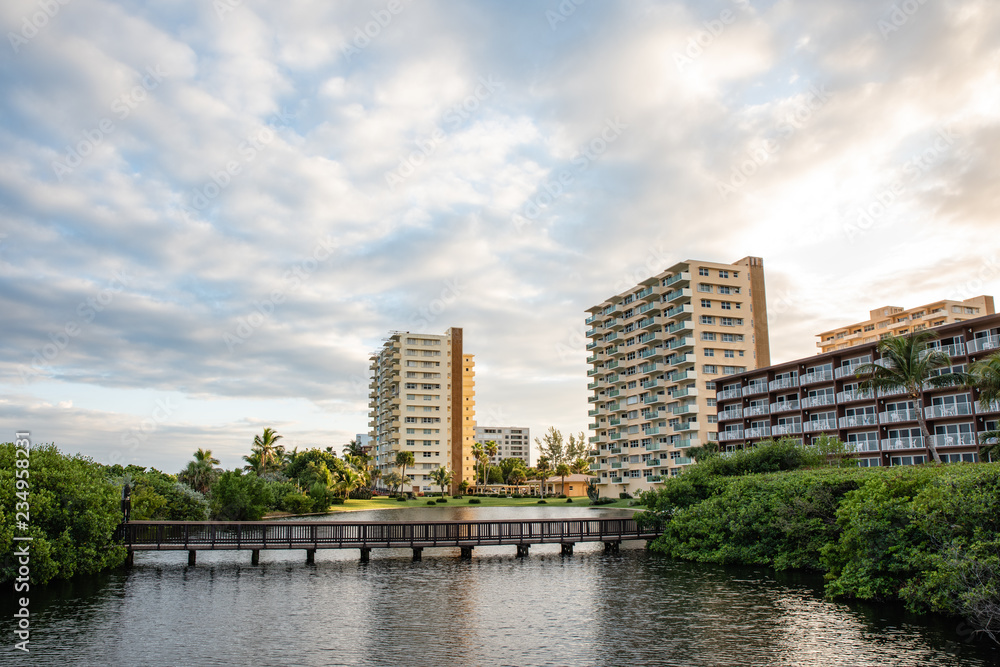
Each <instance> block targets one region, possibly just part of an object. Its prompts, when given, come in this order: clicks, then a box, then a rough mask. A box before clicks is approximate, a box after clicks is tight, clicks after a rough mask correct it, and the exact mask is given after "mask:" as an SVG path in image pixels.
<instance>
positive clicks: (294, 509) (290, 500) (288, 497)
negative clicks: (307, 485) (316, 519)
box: [281, 491, 313, 514]
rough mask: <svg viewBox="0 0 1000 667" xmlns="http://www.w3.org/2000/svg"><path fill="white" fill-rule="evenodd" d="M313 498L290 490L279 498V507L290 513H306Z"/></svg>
mask: <svg viewBox="0 0 1000 667" xmlns="http://www.w3.org/2000/svg"><path fill="white" fill-rule="evenodd" d="M312 507H313V499H312V498H310V497H309V496H307V495H306V494H304V493H297V492H295V491H292V492H291V493H286V494H285V497H284V498H282V499H281V508H282V509H283V510H285V511H286V512H291V513H292V514H306V513H308V512H311V511H312Z"/></svg>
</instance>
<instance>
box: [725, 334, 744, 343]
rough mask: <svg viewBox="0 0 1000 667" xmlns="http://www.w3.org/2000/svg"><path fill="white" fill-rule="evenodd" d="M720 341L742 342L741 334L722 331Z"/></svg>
mask: <svg viewBox="0 0 1000 667" xmlns="http://www.w3.org/2000/svg"><path fill="white" fill-rule="evenodd" d="M722 342H723V343H742V342H743V334H728V333H724V334H722Z"/></svg>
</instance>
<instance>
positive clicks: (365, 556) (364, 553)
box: [361, 547, 372, 563]
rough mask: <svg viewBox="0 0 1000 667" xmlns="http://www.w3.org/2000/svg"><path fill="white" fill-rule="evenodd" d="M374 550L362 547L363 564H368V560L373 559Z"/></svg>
mask: <svg viewBox="0 0 1000 667" xmlns="http://www.w3.org/2000/svg"><path fill="white" fill-rule="evenodd" d="M371 554H372V550H371V549H369V548H368V547H361V562H362V563H367V562H368V559H369V558H371Z"/></svg>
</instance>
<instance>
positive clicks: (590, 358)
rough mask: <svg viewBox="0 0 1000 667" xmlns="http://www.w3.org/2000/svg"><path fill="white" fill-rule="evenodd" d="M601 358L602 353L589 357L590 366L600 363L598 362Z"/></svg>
mask: <svg viewBox="0 0 1000 667" xmlns="http://www.w3.org/2000/svg"><path fill="white" fill-rule="evenodd" d="M600 358H601V353H600V352H598V353H597V354H595V355H592V356H589V357H587V363H588V364H593V363H596V362H597V361H598V360H599V359H600Z"/></svg>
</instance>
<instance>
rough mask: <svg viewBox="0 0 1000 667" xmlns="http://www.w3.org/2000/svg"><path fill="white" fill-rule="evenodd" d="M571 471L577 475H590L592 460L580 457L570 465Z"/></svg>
mask: <svg viewBox="0 0 1000 667" xmlns="http://www.w3.org/2000/svg"><path fill="white" fill-rule="evenodd" d="M570 470H572V471H573V473H574V474H576V475H589V474H590V459H588V458H586V457H580V458H578V459H577V460H575V461H573V463H572V464H571V465H570Z"/></svg>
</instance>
